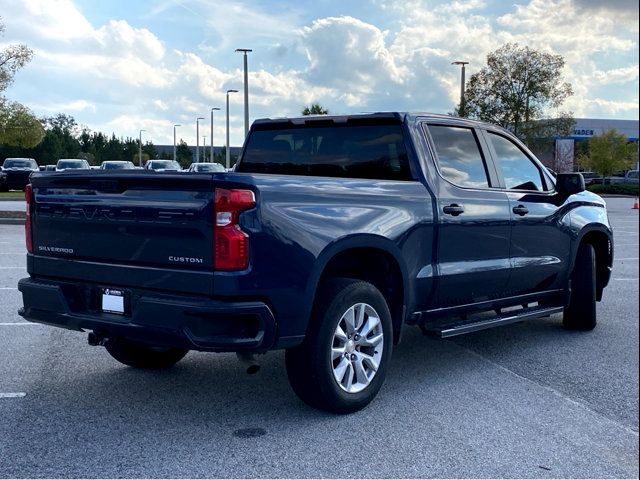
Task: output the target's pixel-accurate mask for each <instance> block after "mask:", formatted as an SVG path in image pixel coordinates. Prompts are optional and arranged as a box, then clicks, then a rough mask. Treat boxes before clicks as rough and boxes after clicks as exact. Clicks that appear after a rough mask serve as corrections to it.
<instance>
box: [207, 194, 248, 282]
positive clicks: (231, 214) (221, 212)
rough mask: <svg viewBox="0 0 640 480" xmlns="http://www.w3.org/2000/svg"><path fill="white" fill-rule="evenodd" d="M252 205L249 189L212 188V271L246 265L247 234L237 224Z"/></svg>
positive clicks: (241, 268) (239, 267) (237, 268)
mask: <svg viewBox="0 0 640 480" xmlns="http://www.w3.org/2000/svg"><path fill="white" fill-rule="evenodd" d="M255 204H256V197H255V195H254V194H253V192H252V191H251V190H236V189H233V190H229V189H224V188H218V189H216V196H215V218H214V221H215V225H214V231H213V242H214V256H213V266H214V268H215V269H216V270H244V269H245V268H247V267H248V266H249V235H247V234H246V233H245V232H243V231H242V229H241V228H240V225H238V218H239V216H240V213H241V212H243V211H244V210H248V209H249V208H252V207H254V206H255Z"/></svg>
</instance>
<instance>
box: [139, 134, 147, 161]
mask: <svg viewBox="0 0 640 480" xmlns="http://www.w3.org/2000/svg"><path fill="white" fill-rule="evenodd" d="M142 132H146V130H140V132H139V135H140V145H138V148H139V150H138V153H139V156H138V164H139V166H140V167H141V166H142Z"/></svg>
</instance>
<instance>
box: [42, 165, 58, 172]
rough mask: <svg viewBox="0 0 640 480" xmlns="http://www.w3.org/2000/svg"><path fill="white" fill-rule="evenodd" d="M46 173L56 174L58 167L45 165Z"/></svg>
mask: <svg viewBox="0 0 640 480" xmlns="http://www.w3.org/2000/svg"><path fill="white" fill-rule="evenodd" d="M44 171H45V172H55V171H56V166H55V165H45V166H44Z"/></svg>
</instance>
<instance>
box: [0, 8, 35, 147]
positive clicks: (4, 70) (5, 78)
mask: <svg viewBox="0 0 640 480" xmlns="http://www.w3.org/2000/svg"><path fill="white" fill-rule="evenodd" d="M3 33H4V24H3V23H2V18H0V37H1V36H2V35H3ZM32 57H33V50H31V49H30V48H29V47H27V46H26V45H8V46H6V47H5V48H4V49H2V50H0V145H2V144H4V145H8V146H14V147H20V148H32V147H34V146H36V145H38V144H39V143H40V142H41V141H42V139H43V137H44V130H43V129H42V125H41V124H40V122H38V119H37V118H36V117H35V116H34V115H33V114H32V113H31V111H30V110H29V109H28V108H27V107H25V106H24V105H22V104H20V103H18V102H11V101H9V100H7V99H6V98H5V97H4V96H3V95H1V94H2V92H4V91H5V90H6V89H7V87H8V86H9V85H11V83H12V82H13V79H14V77H15V74H16V72H17V71H18V70H20V69H21V68H22V67H24V66H25V65H26V64H27V63H29V61H30V60H31V58H32Z"/></svg>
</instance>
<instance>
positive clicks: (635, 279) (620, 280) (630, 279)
mask: <svg viewBox="0 0 640 480" xmlns="http://www.w3.org/2000/svg"><path fill="white" fill-rule="evenodd" d="M614 280H617V281H619V282H622V281H634V282H637V281H638V277H636V278H614Z"/></svg>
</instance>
